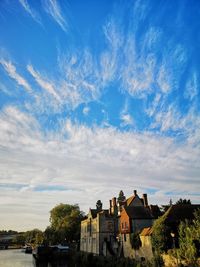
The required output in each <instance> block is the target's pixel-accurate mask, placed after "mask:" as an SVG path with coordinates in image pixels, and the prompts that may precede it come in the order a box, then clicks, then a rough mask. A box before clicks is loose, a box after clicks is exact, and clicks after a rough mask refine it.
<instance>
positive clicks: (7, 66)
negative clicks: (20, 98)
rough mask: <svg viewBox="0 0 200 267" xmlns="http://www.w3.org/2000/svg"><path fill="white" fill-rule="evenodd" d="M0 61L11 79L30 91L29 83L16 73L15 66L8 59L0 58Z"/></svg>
mask: <svg viewBox="0 0 200 267" xmlns="http://www.w3.org/2000/svg"><path fill="white" fill-rule="evenodd" d="M0 63H1V65H2V66H3V68H4V69H5V71H6V72H7V73H8V75H9V76H10V77H11V78H12V79H14V80H15V81H16V82H17V83H18V84H19V85H21V86H23V87H24V88H25V89H26V90H27V91H29V92H30V91H32V90H31V86H30V85H29V83H28V82H27V81H26V79H25V78H24V77H22V76H21V75H20V74H18V73H17V71H16V67H15V66H14V65H13V64H12V63H11V62H10V61H6V60H4V59H0Z"/></svg>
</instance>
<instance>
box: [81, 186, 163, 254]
mask: <svg viewBox="0 0 200 267" xmlns="http://www.w3.org/2000/svg"><path fill="white" fill-rule="evenodd" d="M98 203H99V201H98ZM160 214H161V213H160V210H159V208H158V206H154V205H148V199H147V194H143V197H142V198H140V197H139V196H138V194H137V191H136V190H134V194H133V195H132V196H131V197H129V198H128V199H126V197H125V196H124V193H123V191H120V193H119V197H118V198H116V197H113V198H112V200H110V208H109V209H108V210H103V209H102V207H101V205H100V207H99V205H97V208H96V209H90V210H89V213H88V215H87V217H86V218H85V219H84V220H83V221H82V222H81V240H80V250H81V251H84V252H90V253H93V254H96V255H105V256H106V255H115V256H120V255H123V256H125V257H133V258H137V257H138V256H137V255H140V257H144V254H145V250H148V255H149V257H150V258H151V256H152V253H151V252H149V251H151V248H149V247H148V245H147V243H148V242H147V239H148V238H147V237H144V238H143V237H141V249H140V253H136V251H135V250H134V249H133V248H132V245H131V235H132V234H138V235H139V234H140V233H141V232H142V231H143V229H144V228H147V227H150V226H152V224H153V221H154V219H155V218H157V217H158V216H159V215H160ZM143 233H144V232H143ZM145 240H146V241H145ZM147 247H148V248H147Z"/></svg>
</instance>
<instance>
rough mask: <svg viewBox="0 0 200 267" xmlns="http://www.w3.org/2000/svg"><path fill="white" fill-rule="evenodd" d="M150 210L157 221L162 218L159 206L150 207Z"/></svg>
mask: <svg viewBox="0 0 200 267" xmlns="http://www.w3.org/2000/svg"><path fill="white" fill-rule="evenodd" d="M149 209H150V212H151V214H152V216H153V217H154V218H155V219H157V218H158V217H160V216H161V215H162V213H161V211H160V209H159V207H158V205H149Z"/></svg>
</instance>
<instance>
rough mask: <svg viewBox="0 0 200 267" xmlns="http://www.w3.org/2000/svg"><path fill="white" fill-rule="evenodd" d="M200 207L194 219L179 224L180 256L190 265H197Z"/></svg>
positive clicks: (199, 242)
mask: <svg viewBox="0 0 200 267" xmlns="http://www.w3.org/2000/svg"><path fill="white" fill-rule="evenodd" d="M199 246H200V209H198V210H196V211H195V212H194V219H193V220H192V222H191V221H188V220H186V221H184V222H181V223H180V225H179V249H178V251H177V254H178V257H179V259H180V260H184V262H185V263H186V264H187V265H188V266H197V259H198V256H199V253H200V251H199V249H200V247H199Z"/></svg>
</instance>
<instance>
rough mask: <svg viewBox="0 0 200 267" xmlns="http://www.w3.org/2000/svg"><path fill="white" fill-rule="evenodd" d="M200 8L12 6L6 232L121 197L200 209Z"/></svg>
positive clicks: (1, 25)
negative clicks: (59, 209)
mask: <svg viewBox="0 0 200 267" xmlns="http://www.w3.org/2000/svg"><path fill="white" fill-rule="evenodd" d="M199 7H200V3H199V2H198V1H196V0H191V1H187V0H176V1H174V2H173V3H172V1H169V0H168V1H166V0H155V1H150V0H132V1H126V2H124V1H121V0H112V1H106V0H85V1H81V0H68V1H59V0H41V1H31V0H15V1H10V0H2V1H1V2H0V32H1V37H0V77H1V79H0V190H1V194H0V214H1V221H0V228H1V229H13V230H19V231H20V230H29V229H32V228H40V229H45V227H46V226H47V225H49V221H48V220H49V211H50V210H51V209H52V208H53V207H54V206H55V205H57V204H59V203H69V204H76V203H77V204H79V206H80V208H81V210H83V211H84V212H86V213H87V211H88V209H89V207H91V208H92V207H95V204H96V201H97V200H98V199H101V201H102V202H103V207H104V208H106V207H108V205H109V199H111V198H112V197H114V196H117V195H118V193H119V191H120V190H123V191H124V193H125V195H126V196H130V195H131V194H132V193H133V190H134V189H136V190H137V191H138V194H139V195H140V194H142V193H147V194H148V199H149V203H150V204H168V203H169V201H170V199H172V201H173V202H176V201H177V200H178V199H179V198H186V199H191V201H192V203H194V204H195V203H200V183H199V179H200V163H199V158H200V89H199V85H200V66H199V64H200V63H199V62H200V49H199V44H200V32H199V28H200V21H199V17H200V8H199ZM2 217H3V218H2ZM13 218H14V220H13Z"/></svg>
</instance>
